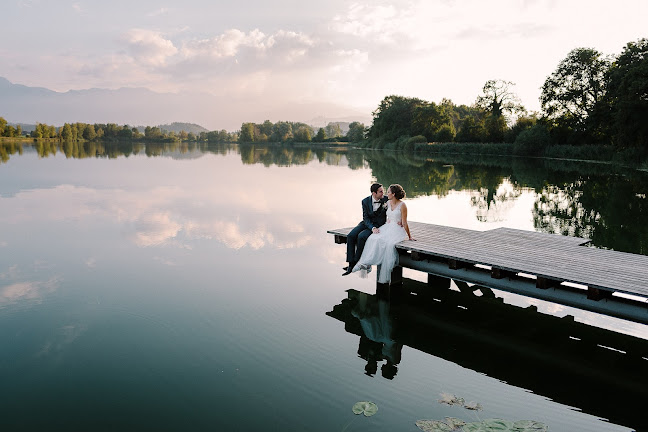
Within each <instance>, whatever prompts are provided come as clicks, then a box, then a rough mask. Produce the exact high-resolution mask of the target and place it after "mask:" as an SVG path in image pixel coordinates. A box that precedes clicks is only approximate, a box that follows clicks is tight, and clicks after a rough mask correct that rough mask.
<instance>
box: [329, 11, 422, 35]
mask: <svg viewBox="0 0 648 432" xmlns="http://www.w3.org/2000/svg"><path fill="white" fill-rule="evenodd" d="M409 14H410V10H409V9H408V8H397V7H396V6H394V5H377V6H376V5H371V6H370V5H362V4H357V3H356V4H353V5H351V6H350V8H349V10H348V11H347V12H346V15H337V16H335V17H334V18H333V22H332V24H331V28H332V29H333V30H335V31H337V32H340V33H345V34H350V35H353V36H357V37H361V38H371V39H372V40H374V41H378V42H383V43H393V42H396V40H397V39H399V38H400V36H401V35H403V34H405V28H407V27H403V24H404V23H405V22H407V21H409V20H410V15H409Z"/></svg>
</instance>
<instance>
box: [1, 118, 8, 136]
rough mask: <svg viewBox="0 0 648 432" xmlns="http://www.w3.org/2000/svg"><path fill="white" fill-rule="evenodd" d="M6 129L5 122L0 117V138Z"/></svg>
mask: <svg viewBox="0 0 648 432" xmlns="http://www.w3.org/2000/svg"><path fill="white" fill-rule="evenodd" d="M6 128H7V120H5V119H4V118H2V117H0V136H4V133H5V129H6Z"/></svg>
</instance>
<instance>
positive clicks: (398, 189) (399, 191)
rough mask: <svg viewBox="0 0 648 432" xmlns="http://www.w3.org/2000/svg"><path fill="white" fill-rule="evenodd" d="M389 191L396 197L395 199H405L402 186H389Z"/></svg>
mask: <svg viewBox="0 0 648 432" xmlns="http://www.w3.org/2000/svg"><path fill="white" fill-rule="evenodd" d="M389 189H391V191H392V193H393V194H394V195H395V196H396V198H398V199H403V198H405V189H403V186H401V185H399V184H393V185H391V186H389Z"/></svg>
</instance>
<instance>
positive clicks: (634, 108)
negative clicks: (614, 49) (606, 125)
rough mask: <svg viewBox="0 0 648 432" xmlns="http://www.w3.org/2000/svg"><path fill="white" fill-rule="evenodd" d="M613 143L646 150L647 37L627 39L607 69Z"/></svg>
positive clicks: (647, 117)
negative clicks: (620, 51)
mask: <svg viewBox="0 0 648 432" xmlns="http://www.w3.org/2000/svg"><path fill="white" fill-rule="evenodd" d="M609 93H610V95H609V96H610V100H611V103H612V111H613V118H614V125H615V128H616V144H617V145H619V146H621V147H637V148H641V149H643V150H644V151H648V39H645V38H644V39H640V40H638V41H637V42H630V43H628V44H627V45H626V46H625V48H624V49H623V52H622V53H621V54H620V55H619V56H618V57H617V59H616V61H615V62H614V64H613V65H612V67H611V69H610V72H609Z"/></svg>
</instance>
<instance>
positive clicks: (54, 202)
mask: <svg viewBox="0 0 648 432" xmlns="http://www.w3.org/2000/svg"><path fill="white" fill-rule="evenodd" d="M11 199H12V200H13V201H12V202H11V203H10V204H11V205H7V208H11V212H10V213H8V214H6V215H5V216H4V217H3V216H2V215H0V221H5V222H10V223H11V222H16V221H21V222H22V223H24V222H26V221H29V220H31V219H34V218H35V215H43V214H48V215H52V216H51V217H53V218H54V219H55V220H79V219H82V218H84V217H89V216H91V217H92V218H93V219H96V218H98V217H104V218H106V219H107V220H110V221H118V222H119V223H121V224H124V225H126V231H127V234H126V235H127V237H128V238H130V239H131V240H132V241H133V242H134V243H135V244H136V245H138V246H140V247H154V246H162V245H173V246H176V247H187V248H191V246H190V245H187V244H186V242H187V241H188V240H196V239H215V240H218V241H219V242H221V243H223V244H225V245H226V246H227V247H229V248H233V249H240V248H243V247H250V248H253V249H261V248H264V247H272V248H279V249H287V248H299V247H302V246H304V245H306V244H308V243H309V242H310V241H311V237H310V236H309V235H308V234H306V231H307V230H306V228H305V227H304V226H303V225H302V224H300V223H298V222H297V221H298V220H303V218H304V217H308V218H312V214H311V213H317V214H319V212H317V209H312V208H308V211H307V212H306V213H308V215H306V216H304V215H299V214H297V213H299V212H296V213H295V214H293V212H294V211H295V209H294V208H288V207H280V208H277V209H273V208H272V206H273V204H272V201H271V200H270V198H269V197H268V196H267V191H265V190H264V189H260V188H258V187H257V188H250V189H249V190H247V189H245V188H244V187H243V186H242V187H241V191H240V192H238V193H233V192H232V191H229V193H228V197H227V199H223V198H222V194H220V193H218V189H213V187H210V186H205V187H204V188H203V189H200V188H193V189H188V188H181V187H175V186H174V187H159V186H156V187H152V188H151V189H149V190H144V191H142V190H139V191H126V190H121V189H91V188H87V187H76V186H72V185H61V186H57V187H55V188H53V189H48V190H34V191H25V192H20V193H18V194H16V196H15V197H13V198H11ZM7 204H9V202H7ZM44 209H47V210H46V211H45V210H44ZM275 210H276V211H275ZM282 212H283V213H282ZM289 212H290V214H289V215H288V213H289ZM302 213H304V212H303V211H302ZM91 264H93V262H86V265H88V266H89V267H91Z"/></svg>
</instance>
